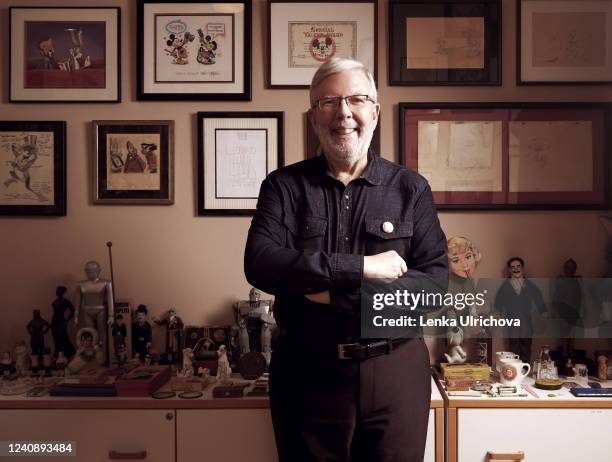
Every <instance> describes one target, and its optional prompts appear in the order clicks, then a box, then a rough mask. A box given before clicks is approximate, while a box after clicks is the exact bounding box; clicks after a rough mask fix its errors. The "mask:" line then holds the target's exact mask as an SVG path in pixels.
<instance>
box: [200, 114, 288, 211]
mask: <svg viewBox="0 0 612 462" xmlns="http://www.w3.org/2000/svg"><path fill="white" fill-rule="evenodd" d="M284 118H285V116H284V113H283V112H198V162H197V168H198V200H197V203H198V215H252V214H253V213H254V211H255V207H256V205H257V197H258V196H259V187H260V186H261V182H262V181H263V180H264V179H265V178H266V176H267V175H268V173H270V172H272V171H273V170H276V169H277V168H279V167H282V166H283V164H284Z"/></svg>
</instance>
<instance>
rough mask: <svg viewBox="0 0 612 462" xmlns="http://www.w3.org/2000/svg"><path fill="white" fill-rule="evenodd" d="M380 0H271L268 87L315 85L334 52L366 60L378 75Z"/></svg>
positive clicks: (370, 68)
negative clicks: (315, 76)
mask: <svg viewBox="0 0 612 462" xmlns="http://www.w3.org/2000/svg"><path fill="white" fill-rule="evenodd" d="M377 34H378V4H377V1H376V0H352V1H342V0H340V1H335V2H305V1H295V0H289V1H287V0H270V1H269V2H268V53H269V54H268V76H267V77H268V79H267V80H268V88H275V89H282V88H309V86H310V81H311V80H312V76H313V75H314V73H315V72H316V70H317V68H318V67H319V66H320V65H321V64H323V63H324V62H325V61H327V60H329V59H330V58H332V57H341V58H352V59H356V60H357V61H360V62H362V63H363V64H364V65H365V66H366V67H367V68H368V69H369V70H370V72H372V74H373V76H374V78H375V79H376V77H377V67H378V62H377V57H378V56H377V50H378V46H377V43H378V41H377Z"/></svg>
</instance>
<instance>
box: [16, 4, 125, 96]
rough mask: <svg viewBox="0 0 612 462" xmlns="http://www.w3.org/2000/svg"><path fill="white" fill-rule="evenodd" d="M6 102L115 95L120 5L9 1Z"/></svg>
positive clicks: (118, 86) (118, 79)
mask: <svg viewBox="0 0 612 462" xmlns="http://www.w3.org/2000/svg"><path fill="white" fill-rule="evenodd" d="M9 16H10V18H9V26H10V32H9V45H8V50H9V55H10V56H9V88H10V90H9V100H10V101H11V102H12V103H24V102H30V103H59V102H61V103H85V102H87V103H118V102H120V101H121V34H120V31H121V10H120V9H119V8H116V7H70V8H68V7H63V8H60V7H10V8H9Z"/></svg>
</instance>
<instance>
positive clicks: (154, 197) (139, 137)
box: [93, 120, 174, 205]
mask: <svg viewBox="0 0 612 462" xmlns="http://www.w3.org/2000/svg"><path fill="white" fill-rule="evenodd" d="M93 140H94V147H93V148H94V161H93V167H94V168H93V170H94V172H93V185H94V188H93V202H94V203H95V204H153V205H172V204H173V203H174V121H172V120H94V121H93Z"/></svg>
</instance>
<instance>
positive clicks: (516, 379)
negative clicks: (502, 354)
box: [499, 358, 531, 386]
mask: <svg viewBox="0 0 612 462" xmlns="http://www.w3.org/2000/svg"><path fill="white" fill-rule="evenodd" d="M530 370H531V366H530V365H529V364H527V363H522V362H521V361H520V360H517V359H515V358H507V359H502V360H501V362H500V365H499V381H500V382H501V384H502V385H510V386H518V385H520V383H521V382H522V381H523V379H524V378H525V377H527V375H528V374H529V371H530Z"/></svg>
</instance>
